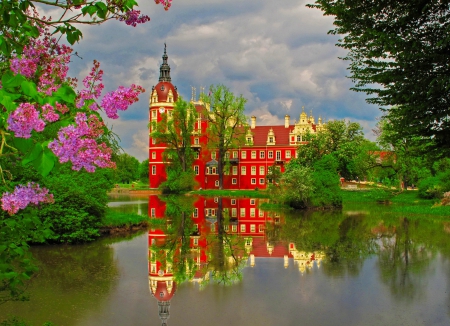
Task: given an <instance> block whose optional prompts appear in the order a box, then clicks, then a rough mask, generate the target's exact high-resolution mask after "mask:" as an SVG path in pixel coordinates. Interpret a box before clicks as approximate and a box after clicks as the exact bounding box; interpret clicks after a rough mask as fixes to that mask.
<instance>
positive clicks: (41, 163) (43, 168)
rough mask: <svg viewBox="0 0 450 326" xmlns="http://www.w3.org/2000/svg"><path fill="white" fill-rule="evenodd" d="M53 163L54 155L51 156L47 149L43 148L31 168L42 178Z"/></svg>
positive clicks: (48, 171) (51, 153)
mask: <svg viewBox="0 0 450 326" xmlns="http://www.w3.org/2000/svg"><path fill="white" fill-rule="evenodd" d="M55 161H56V156H55V154H53V152H52V151H51V150H50V149H49V148H48V147H44V150H43V151H42V153H41V155H40V156H39V157H38V159H36V160H35V161H33V166H34V167H35V168H36V170H37V171H38V172H39V173H40V174H41V175H42V176H43V177H45V176H47V175H48V174H49V173H50V171H51V170H52V169H53V167H54V166H55Z"/></svg>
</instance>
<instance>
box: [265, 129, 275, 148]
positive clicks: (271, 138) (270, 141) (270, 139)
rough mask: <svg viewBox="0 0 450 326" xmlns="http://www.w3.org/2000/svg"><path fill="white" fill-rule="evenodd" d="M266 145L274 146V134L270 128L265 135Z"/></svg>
mask: <svg viewBox="0 0 450 326" xmlns="http://www.w3.org/2000/svg"><path fill="white" fill-rule="evenodd" d="M267 145H275V133H274V132H273V129H272V128H270V130H269V133H268V134H267Z"/></svg>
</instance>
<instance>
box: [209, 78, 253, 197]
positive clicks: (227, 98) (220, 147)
mask: <svg viewBox="0 0 450 326" xmlns="http://www.w3.org/2000/svg"><path fill="white" fill-rule="evenodd" d="M201 100H202V101H203V103H204V104H205V109H204V111H203V113H202V115H203V118H205V119H207V120H208V129H207V137H208V147H209V148H210V149H212V150H217V154H218V155H217V163H218V166H217V170H218V174H219V189H222V188H223V175H224V168H225V164H226V155H225V153H226V152H227V151H228V150H230V149H232V148H238V147H239V146H240V145H242V144H244V143H245V135H246V133H247V130H248V123H247V117H246V116H245V115H244V110H245V103H246V102H247V100H246V99H245V98H244V97H243V96H242V95H239V96H236V95H234V94H233V93H232V92H231V91H230V90H229V88H227V87H226V86H224V85H217V86H214V85H211V87H210V88H209V94H208V95H207V94H202V96H201Z"/></svg>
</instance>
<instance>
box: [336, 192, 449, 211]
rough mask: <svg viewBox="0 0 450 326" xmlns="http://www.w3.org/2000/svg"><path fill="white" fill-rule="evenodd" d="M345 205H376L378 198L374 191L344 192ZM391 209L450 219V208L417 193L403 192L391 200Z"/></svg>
mask: <svg viewBox="0 0 450 326" xmlns="http://www.w3.org/2000/svg"><path fill="white" fill-rule="evenodd" d="M342 197H343V204H344V206H345V205H346V204H354V203H374V202H376V197H375V196H374V193H373V192H372V191H347V190H342ZM389 204H390V206H391V207H390V209H391V211H393V212H400V213H405V214H411V215H414V214H417V215H419V214H420V215H433V216H442V217H450V206H439V200H436V199H422V198H419V197H418V196H417V191H403V192H401V193H399V194H397V195H395V196H392V197H390V198H389Z"/></svg>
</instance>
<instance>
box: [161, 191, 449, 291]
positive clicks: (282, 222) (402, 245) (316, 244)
mask: <svg viewBox="0 0 450 326" xmlns="http://www.w3.org/2000/svg"><path fill="white" fill-rule="evenodd" d="M183 200H184V201H183ZM189 200H190V202H189V204H188V203H187V202H186V199H179V198H176V199H175V198H174V199H172V200H169V201H167V213H166V215H167V217H168V221H169V226H168V228H167V231H168V241H167V242H168V243H167V245H168V246H169V247H170V248H171V249H170V251H171V252H172V253H173V257H174V258H173V259H172V263H173V266H174V273H175V275H176V279H177V280H178V281H180V282H181V281H186V280H192V279H193V278H194V277H197V278H198V276H199V275H200V278H201V282H200V283H201V284H202V285H205V284H207V283H208V282H210V281H214V282H217V283H221V284H234V283H235V282H237V281H239V280H241V279H242V272H243V268H244V267H245V266H246V262H247V258H248V256H249V252H250V251H249V248H251V245H249V246H247V242H249V241H250V243H251V238H246V237H243V236H239V235H237V234H232V233H229V232H226V231H225V227H224V226H225V225H229V224H230V223H231V224H232V223H234V222H236V223H237V221H234V220H233V218H231V217H230V216H229V215H228V213H229V212H228V211H227V210H226V209H224V207H223V199H222V198H218V201H217V202H216V203H217V214H216V215H215V216H209V217H208V218H206V222H205V225H204V226H203V228H202V229H201V230H200V229H196V228H195V227H194V225H193V224H192V218H191V217H192V211H193V208H192V205H193V204H194V202H195V200H198V198H195V197H191V198H190V199H189ZM180 203H182V204H180ZM180 206H181V208H180ZM182 207H184V208H182ZM271 214H272V216H273V217H274V218H273V219H272V222H273V223H271V224H266V228H265V230H264V241H266V242H267V245H268V247H269V246H270V245H271V244H276V243H284V244H286V245H287V244H292V246H293V248H295V250H296V251H297V252H302V253H305V254H306V255H309V253H318V252H320V253H321V254H323V255H322V256H321V257H324V263H323V264H322V266H323V267H322V268H323V272H324V273H325V274H326V275H328V276H332V277H336V276H343V275H350V276H358V275H359V274H360V273H361V269H362V266H363V265H364V261H365V260H366V259H367V258H369V257H377V266H378V268H379V275H380V278H381V281H382V282H383V283H384V284H386V285H387V286H388V287H389V288H390V290H391V292H392V294H393V296H394V297H397V298H410V299H412V298H414V297H416V296H418V295H420V294H421V293H423V292H424V286H425V285H424V284H423V283H422V279H423V273H427V268H428V266H429V264H430V261H431V260H432V259H434V258H435V256H436V253H437V252H438V251H441V254H442V255H444V256H446V257H450V244H449V242H448V233H446V231H445V230H446V228H445V225H444V224H443V223H442V221H439V220H431V219H430V220H426V221H425V220H412V219H410V218H404V217H403V218H399V214H398V213H395V214H394V213H388V209H387V208H385V210H384V211H383V210H381V209H380V207H378V206H377V209H376V210H374V211H372V210H371V208H370V207H367V211H366V212H363V211H353V212H350V211H340V210H338V211H307V212H305V211H289V212H272V213H271ZM275 216H276V218H275ZM419 221H420V222H419ZM447 229H448V228H447ZM192 236H198V237H199V238H200V239H203V240H204V241H205V245H204V246H203V247H202V248H203V249H202V248H200V247H193V246H192V245H190V241H189V238H190V237H192ZM249 239H250V240H249ZM201 250H204V256H205V259H204V260H203V261H202V262H201V263H199V262H200V260H201V259H199V256H201V254H200V251H201ZM291 253H292V251H291ZM290 257H292V256H290ZM195 275H197V276H195Z"/></svg>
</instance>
